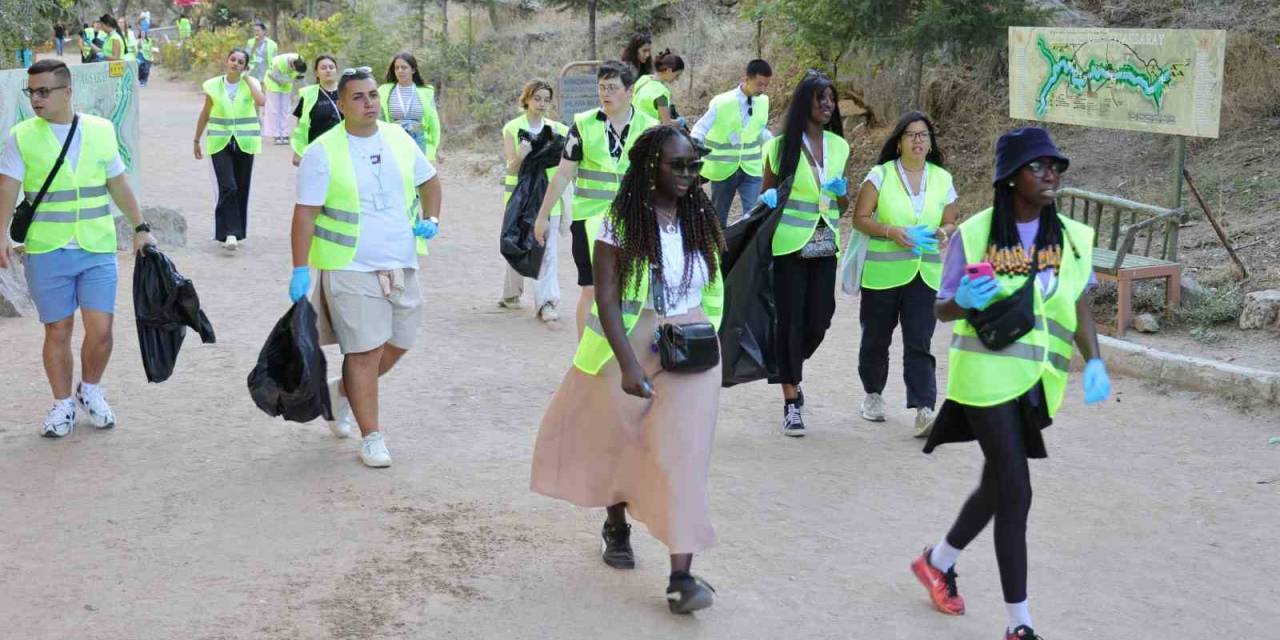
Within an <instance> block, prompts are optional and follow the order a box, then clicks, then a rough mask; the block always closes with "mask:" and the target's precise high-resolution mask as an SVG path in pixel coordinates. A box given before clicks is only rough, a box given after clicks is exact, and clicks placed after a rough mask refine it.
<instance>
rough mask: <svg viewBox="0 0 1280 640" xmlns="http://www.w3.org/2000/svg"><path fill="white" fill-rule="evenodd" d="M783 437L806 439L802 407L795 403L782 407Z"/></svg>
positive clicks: (788, 403)
mask: <svg viewBox="0 0 1280 640" xmlns="http://www.w3.org/2000/svg"><path fill="white" fill-rule="evenodd" d="M782 435H784V436H789V437H792V438H803V437H804V417H803V416H801V415H800V405H799V404H797V403H795V402H787V403H786V404H784V405H783V406H782Z"/></svg>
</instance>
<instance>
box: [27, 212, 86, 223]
mask: <svg viewBox="0 0 1280 640" xmlns="http://www.w3.org/2000/svg"><path fill="white" fill-rule="evenodd" d="M32 220H33V221H34V222H59V223H62V222H70V223H75V221H76V212H74V211H37V212H36V215H35V217H33V218H32Z"/></svg>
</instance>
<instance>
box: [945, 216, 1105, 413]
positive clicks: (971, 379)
mask: <svg viewBox="0 0 1280 640" xmlns="http://www.w3.org/2000/svg"><path fill="white" fill-rule="evenodd" d="M992 216H993V214H992V210H991V209H986V210H985V211H983V212H981V213H979V214H977V215H975V216H973V217H972V218H970V219H968V220H966V221H965V222H964V223H963V224H961V225H960V237H961V240H962V241H963V243H964V256H965V262H966V263H967V264H975V263H978V262H983V261H984V260H985V258H984V256H985V255H986V252H987V240H988V238H990V234H991V218H992ZM1058 219H1059V220H1061V221H1062V227H1063V244H1064V246H1063V248H1062V265H1061V267H1059V269H1058V272H1057V279H1056V284H1055V285H1054V286H1053V287H1052V288H1051V289H1050V291H1049V293H1048V294H1045V293H1043V292H1041V290H1040V285H1039V283H1036V284H1034V285H1032V288H1033V289H1034V290H1035V313H1036V324H1035V328H1034V329H1032V330H1031V331H1030V332H1028V333H1027V334H1026V335H1024V336H1022V337H1021V338H1019V339H1018V341H1017V342H1014V343H1013V344H1011V345H1009V346H1007V347H1005V348H1004V349H1001V350H999V351H993V350H991V349H988V348H987V346H986V345H984V344H983V343H982V340H980V339H979V338H978V334H977V332H976V331H975V330H974V328H973V325H971V324H969V322H968V321H966V320H964V319H960V320H957V321H956V323H955V328H954V332H953V335H952V338H951V350H950V352H949V355H948V358H949V363H948V365H947V398H948V399H950V400H954V401H956V402H959V403H961V404H966V405H969V406H974V407H991V406H995V405H998V404H1001V403H1004V402H1008V401H1010V400H1013V399H1015V398H1018V397H1019V396H1021V395H1022V394H1024V393H1026V392H1027V391H1030V390H1031V388H1032V387H1033V386H1035V384H1036V383H1037V382H1043V384H1044V394H1045V400H1046V402H1047V403H1048V405H1049V407H1048V409H1049V415H1050V416H1053V414H1054V413H1056V412H1057V410H1058V407H1060V406H1062V399H1063V397H1064V396H1065V395H1066V389H1067V374H1068V371H1070V368H1071V353H1072V349H1073V348H1074V346H1075V342H1074V340H1075V332H1076V320H1077V319H1076V300H1077V299H1079V297H1080V295H1081V294H1082V293H1084V289H1085V286H1086V285H1088V284H1089V274H1090V273H1091V272H1092V271H1093V233H1094V232H1093V229H1091V228H1089V226H1088V225H1084V224H1081V223H1079V222H1076V221H1074V220H1071V219H1069V218H1066V217H1064V216H1061V215H1059V216H1058ZM1077 253H1078V254H1079V255H1078V256H1077V255H1076V254H1077ZM1029 277H1031V278H1034V277H1036V276H1035V275H1030V276H1006V275H997V277H996V280H997V281H998V282H999V283H1000V292H999V293H998V294H997V295H996V300H1000V299H1003V298H1006V297H1008V296H1009V295H1011V294H1013V293H1014V292H1015V291H1017V290H1018V288H1019V287H1021V286H1022V285H1023V283H1025V282H1026V280H1027V278H1029Z"/></svg>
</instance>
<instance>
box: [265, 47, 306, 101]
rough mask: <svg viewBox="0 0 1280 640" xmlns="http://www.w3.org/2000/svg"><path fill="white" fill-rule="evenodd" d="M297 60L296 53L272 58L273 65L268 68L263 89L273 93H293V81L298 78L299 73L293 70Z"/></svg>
mask: <svg viewBox="0 0 1280 640" xmlns="http://www.w3.org/2000/svg"><path fill="white" fill-rule="evenodd" d="M296 59H298V54H296V53H282V54H280V55H278V56H276V57H274V58H272V59H271V64H270V65H269V66H267V76H266V78H265V79H264V80H263V88H265V89H266V90H267V91H271V92H273V93H292V92H293V81H294V78H295V77H296V76H297V72H296V71H294V70H293V61H294V60H296Z"/></svg>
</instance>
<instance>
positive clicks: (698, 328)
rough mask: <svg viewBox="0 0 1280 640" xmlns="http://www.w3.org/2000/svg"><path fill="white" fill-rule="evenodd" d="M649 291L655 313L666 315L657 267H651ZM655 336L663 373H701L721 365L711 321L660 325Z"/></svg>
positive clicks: (663, 293) (716, 337)
mask: <svg viewBox="0 0 1280 640" xmlns="http://www.w3.org/2000/svg"><path fill="white" fill-rule="evenodd" d="M649 290H650V291H651V292H652V293H653V309H654V311H656V312H657V313H658V315H660V316H666V315H667V297H666V290H665V287H664V286H663V284H662V280H661V279H660V278H659V277H658V269H657V267H656V266H654V265H650V266H649ZM656 337H657V344H658V357H659V359H660V360H661V361H662V369H663V370H664V371H670V372H672V373H701V372H703V371H706V370H707V369H710V368H712V367H714V366H716V365H718V364H720V338H719V336H717V335H716V328H715V327H714V326H712V324H711V323H710V322H689V323H686V324H671V323H663V324H660V325H658V330H657V336H656Z"/></svg>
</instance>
